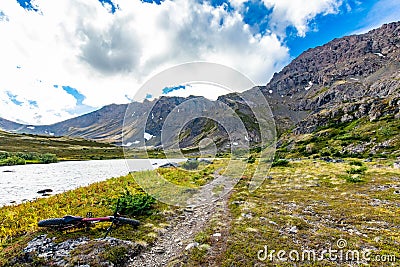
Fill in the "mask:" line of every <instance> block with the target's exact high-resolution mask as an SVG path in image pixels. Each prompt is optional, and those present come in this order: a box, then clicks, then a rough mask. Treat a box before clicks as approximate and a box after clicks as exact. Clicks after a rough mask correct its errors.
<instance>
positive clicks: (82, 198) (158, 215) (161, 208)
mask: <svg viewBox="0 0 400 267" xmlns="http://www.w3.org/2000/svg"><path fill="white" fill-rule="evenodd" d="M221 166H223V163H222V162H216V163H215V164H211V165H208V166H202V167H203V169H201V170H200V171H199V173H197V172H190V171H185V170H182V169H175V168H169V169H165V168H160V169H158V172H159V173H160V174H162V175H163V176H164V178H166V179H167V180H169V181H171V182H174V183H177V184H181V185H186V186H188V185H191V186H199V185H200V184H203V182H204V181H207V180H210V179H212V178H213V177H212V174H213V173H214V171H215V170H216V169H219V168H221ZM153 174H154V172H150V171H143V172H134V173H132V175H126V176H122V177H119V178H111V179H108V180H106V181H103V182H98V183H94V184H92V185H89V186H86V187H82V188H78V189H75V190H72V191H68V192H65V193H62V194H58V195H54V196H51V197H49V198H42V199H38V200H36V201H30V202H25V203H23V204H19V205H16V206H5V207H2V208H0V222H1V225H0V266H2V265H4V264H5V263H6V262H7V261H8V260H10V259H11V258H12V257H15V256H17V255H18V254H19V253H20V252H21V249H22V248H23V247H24V246H25V245H26V243H27V242H28V241H29V240H31V239H32V238H33V237H34V236H36V235H39V234H41V233H48V231H46V230H42V229H38V227H37V222H38V221H39V220H42V219H46V218H57V217H58V218H59V217H63V216H65V215H68V214H70V215H77V216H85V215H86V214H87V213H88V212H91V213H92V214H93V216H96V217H99V216H107V215H112V213H113V210H114V207H115V203H116V201H117V199H118V198H120V197H122V199H123V201H125V202H127V203H128V202H129V205H131V204H132V203H133V205H136V206H135V208H137V205H143V204H146V205H147V204H150V205H149V206H148V207H146V210H145V211H146V212H139V213H135V214H140V215H136V216H135V218H136V219H138V220H140V221H141V225H140V226H139V227H138V229H132V228H130V227H128V226H124V227H122V228H118V229H116V230H114V231H113V232H112V233H111V236H113V237H117V238H121V239H124V240H132V241H135V242H138V243H140V244H144V245H148V244H151V243H152V242H154V240H155V238H156V237H157V235H158V234H157V233H158V232H159V231H161V230H162V229H163V228H165V227H166V226H167V225H166V224H165V222H166V216H167V215H168V216H170V215H171V214H174V213H177V212H178V211H177V209H176V208H175V207H173V206H167V205H165V204H163V203H160V202H155V203H153V202H152V201H151V203H148V202H147V200H146V199H145V201H142V200H143V199H142V198H140V197H139V198H137V196H140V195H142V196H143V191H142V189H141V188H140V187H139V186H138V184H137V183H136V181H135V179H147V177H150V176H151V175H153ZM177 177H178V178H182V179H177ZM183 178H184V179H183ZM127 191H129V195H130V199H128V197H127V193H126V192H127ZM132 199H133V200H134V201H131V200H132ZM125 202H124V203H125ZM139 202H140V203H139ZM124 203H122V204H124ZM125 204H126V203H125ZM131 206H132V205H131ZM150 206H151V207H152V208H149V207H150ZM127 213H130V212H127ZM131 217H132V215H131ZM108 226H109V223H103V224H97V225H96V226H95V227H94V228H92V229H91V230H90V231H83V230H82V229H76V230H69V231H67V232H65V231H64V232H51V231H50V236H52V237H55V238H56V240H57V242H62V241H63V240H66V239H70V238H77V237H81V236H87V237H89V238H91V239H94V238H99V237H102V236H103V235H104V233H105V230H106V229H107V227H108ZM116 253H117V252H116ZM111 256H112V255H110V257H111Z"/></svg>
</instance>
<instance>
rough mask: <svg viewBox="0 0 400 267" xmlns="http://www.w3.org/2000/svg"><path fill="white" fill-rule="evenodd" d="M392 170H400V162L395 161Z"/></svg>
mask: <svg viewBox="0 0 400 267" xmlns="http://www.w3.org/2000/svg"><path fill="white" fill-rule="evenodd" d="M393 168H395V169H400V161H396V162H394V163H393Z"/></svg>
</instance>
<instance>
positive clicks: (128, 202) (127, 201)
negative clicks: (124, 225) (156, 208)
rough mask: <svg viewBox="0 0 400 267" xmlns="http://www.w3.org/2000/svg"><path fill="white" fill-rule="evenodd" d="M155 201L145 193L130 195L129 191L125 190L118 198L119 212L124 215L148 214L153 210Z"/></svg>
mask: <svg viewBox="0 0 400 267" xmlns="http://www.w3.org/2000/svg"><path fill="white" fill-rule="evenodd" d="M155 202H156V201H155V199H154V198H153V197H152V196H150V195H148V194H145V193H139V194H135V195H132V194H131V192H129V190H125V192H124V193H123V195H122V196H121V197H120V198H119V209H118V210H119V212H121V213H122V214H124V215H143V214H148V213H149V211H150V210H151V209H152V208H153V205H154V203H155Z"/></svg>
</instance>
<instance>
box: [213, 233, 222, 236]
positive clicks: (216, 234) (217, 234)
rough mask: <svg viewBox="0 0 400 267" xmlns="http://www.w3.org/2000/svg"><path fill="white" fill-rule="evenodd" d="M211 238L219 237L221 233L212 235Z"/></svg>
mask: <svg viewBox="0 0 400 267" xmlns="http://www.w3.org/2000/svg"><path fill="white" fill-rule="evenodd" d="M213 237H221V233H215V234H213Z"/></svg>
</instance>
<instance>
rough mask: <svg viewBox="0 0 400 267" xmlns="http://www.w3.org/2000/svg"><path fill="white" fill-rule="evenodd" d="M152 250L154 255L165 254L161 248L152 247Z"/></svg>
mask: <svg viewBox="0 0 400 267" xmlns="http://www.w3.org/2000/svg"><path fill="white" fill-rule="evenodd" d="M152 250H153V251H154V252H155V253H158V254H162V253H165V249H164V248H162V247H154V248H153V249H152Z"/></svg>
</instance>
